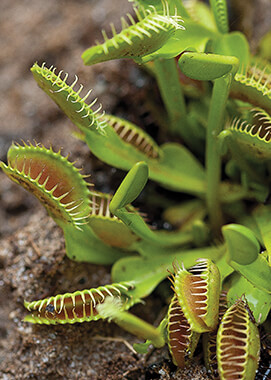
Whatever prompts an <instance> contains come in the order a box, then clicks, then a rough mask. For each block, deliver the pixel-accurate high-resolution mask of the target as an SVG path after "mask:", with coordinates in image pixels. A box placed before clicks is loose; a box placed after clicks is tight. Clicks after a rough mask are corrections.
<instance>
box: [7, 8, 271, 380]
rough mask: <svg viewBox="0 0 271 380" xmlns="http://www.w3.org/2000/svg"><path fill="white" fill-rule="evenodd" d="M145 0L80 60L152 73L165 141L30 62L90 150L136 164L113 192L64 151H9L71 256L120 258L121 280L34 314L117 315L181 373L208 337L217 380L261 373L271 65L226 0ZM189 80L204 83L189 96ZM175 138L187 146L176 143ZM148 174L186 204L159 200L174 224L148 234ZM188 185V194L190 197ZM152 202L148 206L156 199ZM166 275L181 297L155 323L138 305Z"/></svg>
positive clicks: (33, 305) (48, 317)
mask: <svg viewBox="0 0 271 380" xmlns="http://www.w3.org/2000/svg"><path fill="white" fill-rule="evenodd" d="M134 4H135V15H136V18H137V21H135V18H134V17H132V16H131V15H127V19H128V20H129V23H127V21H125V20H124V18H122V30H121V31H120V32H117V31H116V29H115V27H114V26H112V27H111V29H112V37H110V38H109V37H108V36H107V34H106V32H105V31H103V32H102V33H103V36H104V42H103V43H101V44H99V43H98V44H97V46H94V47H90V48H89V49H87V50H86V51H85V52H84V53H83V55H82V58H83V61H84V63H85V64H87V65H93V64H95V63H98V62H105V61H108V60H111V59H120V58H130V59H133V60H134V61H135V62H136V63H140V64H141V65H142V67H144V68H147V70H149V72H150V73H151V74H152V75H153V76H154V78H155V80H156V81H157V84H158V87H159V90H160V92H161V97H162V99H163V102H164V105H165V109H166V113H167V119H166V123H164V124H166V126H167V132H168V135H167V140H166V141H167V142H166V143H162V144H161V145H159V144H158V143H156V142H155V141H154V139H153V138H152V137H151V136H150V135H148V134H147V133H146V132H145V131H143V130H142V129H141V128H139V127H138V126H136V125H134V124H133V123H131V122H129V121H127V120H125V119H123V118H120V117H118V116H113V115H109V114H106V113H105V112H104V111H102V106H101V105H97V99H95V100H93V101H90V103H88V102H87V99H88V97H89V95H90V93H91V91H88V92H85V91H83V85H79V87H78V84H77V82H78V78H77V76H75V79H74V81H73V82H72V83H71V84H68V83H67V82H68V74H63V72H62V70H61V71H59V72H57V70H56V68H53V67H51V68H47V67H46V65H45V64H42V65H41V66H39V65H38V64H37V63H35V64H34V65H33V67H32V68H31V71H32V74H33V76H34V79H35V80H36V82H37V83H38V85H39V86H40V87H41V89H42V90H43V91H44V92H45V93H46V94H47V95H48V96H49V97H50V98H51V99H52V100H53V101H54V102H55V103H56V104H57V105H58V106H59V107H60V108H61V109H62V111H63V112H64V113H65V114H66V116H67V117H68V118H69V119H70V120H71V121H72V122H73V123H74V124H75V126H76V127H77V128H78V130H79V135H80V136H79V137H80V139H81V140H83V141H84V142H85V143H86V144H87V145H88V146H89V148H90V150H91V152H92V153H93V154H94V155H95V156H96V157H98V158H99V159H100V160H102V161H103V162H105V163H107V164H109V165H112V166H114V167H116V168H118V169H122V170H125V171H129V172H128V174H127V175H126V177H125V178H124V180H123V181H122V183H121V184H120V186H119V188H118V189H114V190H115V194H114V195H111V194H105V193H101V192H99V191H97V190H93V189H89V188H88V184H87V183H86V182H85V180H84V176H83V175H81V174H80V173H79V171H78V170H77V169H76V168H75V167H74V166H73V164H72V163H70V162H69V161H68V160H67V158H64V157H62V156H61V154H60V152H58V153H55V152H54V151H53V149H52V148H50V149H45V148H44V147H43V146H39V145H33V144H28V145H27V144H24V145H22V146H20V145H15V144H13V145H12V146H11V148H10V150H9V152H8V163H7V164H5V163H3V162H1V163H0V165H1V168H2V170H3V171H4V172H5V173H6V174H7V175H8V176H9V177H10V178H11V179H12V180H14V181H15V182H17V183H19V184H20V185H22V186H23V187H24V188H26V189H27V190H29V191H30V192H31V193H33V194H34V195H35V196H36V197H37V198H38V199H39V200H40V201H41V203H42V204H43V205H44V206H45V208H46V209H47V211H48V213H49V214H50V215H51V216H52V217H53V218H54V220H55V221H56V223H57V224H58V225H59V226H60V227H61V228H62V230H63V233H64V238H65V244H66V251H67V255H68V257H69V258H71V259H73V260H76V261H86V262H92V263H99V264H113V267H112V280H113V281H114V283H113V284H111V285H105V286H101V287H99V288H96V289H89V290H82V291H76V292H74V293H66V294H59V295H56V296H52V297H49V298H46V299H43V300H39V301H33V302H26V303H25V306H26V307H27V309H28V310H29V311H30V314H29V315H28V316H27V317H26V318H25V321H28V322H31V323H40V324H42V323H44V324H58V323H60V324H65V323H76V322H84V321H95V320H98V319H100V318H103V319H109V320H113V321H114V322H116V323H117V324H119V325H120V326H122V327H123V328H124V329H126V330H128V331H129V332H131V333H133V334H134V335H137V336H139V337H142V338H144V339H146V340H147V341H146V343H143V344H138V345H136V346H135V347H136V349H137V350H138V351H140V352H146V350H147V348H148V346H149V345H150V344H153V345H154V346H155V347H162V346H163V345H164V344H168V347H169V351H170V353H171V355H172V359H173V362H174V363H175V364H176V365H177V366H178V367H180V368H183V367H184V366H185V365H189V359H190V358H191V357H192V355H193V352H194V350H195V348H196V346H197V344H198V340H199V337H200V334H203V335H204V337H203V340H204V341H205V346H206V347H207V348H206V354H205V356H206V361H207V364H206V366H207V368H209V369H210V370H211V372H212V376H213V378H218V377H219V378H221V379H231V380H232V379H235V378H236V379H237V378H238V379H254V377H255V372H256V369H257V366H258V360H259V335H258V329H257V326H256V325H255V320H256V322H257V323H259V324H262V323H264V322H266V321H267V320H268V315H269V313H270V309H271V288H270V278H271V269H270V252H271V240H270V236H269V235H270V229H271V224H270V207H269V206H268V205H260V206H259V205H258V206H257V205H256V204H257V202H259V201H264V200H265V199H267V202H268V201H269V198H270V196H269V197H268V193H269V190H270V179H269V174H270V170H271V167H270V163H269V160H270V147H269V143H270V141H269V140H270V131H269V130H270V124H271V116H270V110H271V103H270V83H271V69H270V64H269V63H266V62H263V61H262V60H261V59H260V58H255V57H251V56H250V52H249V46H248V42H247V40H246V38H245V37H244V36H243V35H242V34H241V33H239V32H233V33H231V32H229V26H228V15H227V4H226V1H224V0H211V1H210V7H208V6H207V5H205V4H203V3H201V2H198V1H194V2H193V3H191V2H190V3H189V4H187V2H184V3H182V2H181V1H177V0H168V1H161V2H160V1H159V0H157V1H155V0H137V1H135V2H134ZM180 71H181V73H180ZM184 79H185V80H186V81H188V82H189V83H190V85H191V83H194V84H195V88H194V90H193V91H192V92H191V91H190V92H189V91H188V90H187V86H186V85H185V84H184V83H183V82H184ZM192 81H194V82H192ZM195 89H196V90H195ZM199 89H201V90H200V95H199V94H197V92H198V90H199ZM157 119H158V120H159V115H158V117H157ZM174 136H175V137H176V136H178V137H181V140H182V141H181V142H183V144H182V143H177V142H169V141H172V140H171V139H174ZM173 141H174V140H173ZM203 163H204V164H203ZM224 164H225V170H224ZM267 173H268V175H267ZM148 179H150V180H153V181H155V182H157V184H159V185H161V186H162V187H164V188H165V189H167V190H173V191H175V192H176V193H179V196H180V203H179V204H176V203H175V201H174V199H169V197H168V198H166V196H164V195H162V196H161V197H160V201H161V208H163V209H164V216H165V219H167V220H168V221H169V222H170V223H171V224H172V225H173V226H174V228H175V229H174V230H173V231H164V230H158V231H155V230H153V229H151V228H150V226H149V225H148V224H147V223H146V221H145V219H144V218H143V217H142V215H141V214H140V212H139V211H138V210H137V209H135V208H134V207H133V206H132V205H131V202H133V201H134V200H135V199H136V198H137V197H138V196H139V195H140V193H141V191H142V190H143V189H144V187H145V186H148V185H147V180H148ZM183 193H184V194H186V195H188V197H189V198H188V200H186V199H185V201H184V200H183V199H181V197H182V194H183ZM175 196H176V195H175ZM190 197H191V198H192V199H190ZM155 198H156V195H154V196H153V199H150V202H153V201H154V202H153V204H155V205H157V204H158V201H157V200H156V199H155ZM247 200H249V201H250V204H249V205H248V204H247V203H246V201H247ZM155 201H156V203H155ZM160 201H159V202H160ZM251 202H254V204H255V205H256V207H254V206H253V210H252V212H251ZM159 206H160V203H159ZM225 221H227V223H229V224H227V225H224V226H223V224H224V222H225ZM221 227H222V232H221ZM221 234H222V236H221ZM222 238H223V240H224V242H223V241H222ZM168 271H170V272H172V273H174V274H173V275H172V278H171V282H172V288H173V291H174V295H173V297H172V300H171V301H170V304H169V308H168V312H167V313H165V314H166V315H165V318H164V319H163V321H162V322H161V324H160V326H159V327H157V328H156V327H153V326H151V325H150V324H148V323H146V322H145V321H143V320H141V319H140V318H138V317H136V316H134V315H132V314H131V313H129V312H128V311H127V310H128V309H129V308H130V307H132V305H133V304H134V303H136V302H139V301H140V300H141V299H142V298H144V297H146V296H147V295H149V294H151V292H152V291H153V290H154V289H155V287H156V286H157V285H158V284H159V283H160V282H161V281H163V280H164V279H165V278H166V277H167V275H168ZM225 290H226V291H227V295H226V296H222V298H223V303H221V297H220V293H221V291H222V294H224V293H223V292H224V291H225ZM254 319H255V320H254ZM262 350H263V348H262ZM263 356H264V355H263Z"/></svg>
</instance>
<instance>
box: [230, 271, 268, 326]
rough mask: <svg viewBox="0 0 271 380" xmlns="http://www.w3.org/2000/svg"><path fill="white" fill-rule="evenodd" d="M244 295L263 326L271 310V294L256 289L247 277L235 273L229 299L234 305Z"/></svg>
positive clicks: (257, 320) (258, 321)
mask: <svg viewBox="0 0 271 380" xmlns="http://www.w3.org/2000/svg"><path fill="white" fill-rule="evenodd" d="M243 295H244V296H245V297H246V300H247V302H248V304H249V307H250V309H251V310H252V312H253V315H254V317H255V319H256V322H257V323H260V324H262V323H263V322H264V321H265V320H266V318H267V316H268V313H269V311H270V309H271V294H268V293H267V292H265V291H263V290H261V289H259V288H257V287H255V286H254V285H253V284H252V283H251V282H249V281H248V280H247V279H246V278H245V277H243V276H241V275H238V274H237V273H235V274H234V276H233V279H232V280H231V285H230V289H229V291H228V293H227V299H228V301H229V302H230V304H231V305H232V304H233V303H234V302H235V301H236V299H238V298H240V297H242V296H243Z"/></svg>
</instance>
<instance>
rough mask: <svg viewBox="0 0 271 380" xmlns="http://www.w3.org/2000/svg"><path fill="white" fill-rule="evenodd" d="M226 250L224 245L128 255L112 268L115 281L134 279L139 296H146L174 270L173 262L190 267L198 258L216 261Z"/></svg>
mask: <svg viewBox="0 0 271 380" xmlns="http://www.w3.org/2000/svg"><path fill="white" fill-rule="evenodd" d="M224 252H225V248H224V247H223V246H220V247H208V248H200V249H194V250H186V251H185V250H175V252H173V253H169V254H167V255H165V254H163V255H160V256H157V255H156V254H155V253H156V252H155V250H154V252H153V257H148V258H146V257H126V258H123V259H121V260H119V261H117V262H116V263H115V264H114V266H113V268H112V278H113V279H114V281H126V279H128V278H129V279H130V281H134V282H135V284H136V294H135V296H136V297H138V298H142V297H146V296H147V295H149V294H150V293H151V292H152V291H153V289H154V288H155V287H156V286H157V285H158V284H159V283H160V282H161V281H162V280H164V279H165V278H166V277H167V276H168V270H169V271H173V268H172V264H173V263H174V262H175V261H177V262H179V264H180V265H182V264H183V265H184V266H185V267H190V266H192V265H194V264H195V261H196V260H197V259H198V258H209V259H210V260H212V261H214V262H216V261H219V259H220V258H221V257H222V255H223V253H224Z"/></svg>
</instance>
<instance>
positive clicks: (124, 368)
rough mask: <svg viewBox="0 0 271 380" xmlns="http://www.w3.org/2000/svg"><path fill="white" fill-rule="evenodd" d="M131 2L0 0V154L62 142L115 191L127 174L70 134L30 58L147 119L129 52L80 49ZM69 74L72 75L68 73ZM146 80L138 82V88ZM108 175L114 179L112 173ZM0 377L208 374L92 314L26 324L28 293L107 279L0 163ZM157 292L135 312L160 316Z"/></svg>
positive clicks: (101, 185) (111, 106) (197, 363)
mask: <svg viewBox="0 0 271 380" xmlns="http://www.w3.org/2000/svg"><path fill="white" fill-rule="evenodd" d="M129 9H131V4H129V3H128V2H127V0H114V2H113V1H110V0H95V1H94V0H93V1H87V0H85V1H84V0H65V1H64V0H58V1H55V0H46V1H43V0H12V1H10V0H1V2H0V35H1V39H0V90H1V92H0V93H1V95H2V96H1V102H0V159H1V160H5V159H6V152H7V149H8V147H9V146H10V144H11V142H12V141H13V140H15V141H18V142H19V141H20V139H21V138H23V139H24V140H26V141H27V140H30V141H33V139H36V140H37V141H39V142H42V143H43V144H45V146H47V147H48V146H49V145H50V144H51V145H52V146H53V148H54V149H55V150H58V149H59V148H60V147H63V154H68V153H70V159H71V161H74V160H77V165H78V166H79V167H80V166H82V165H83V166H84V172H85V173H91V174H92V181H93V182H94V183H95V184H96V186H97V188H98V189H100V190H103V191H114V190H115V189H116V187H117V185H118V183H119V182H120V180H121V178H122V177H123V175H124V173H122V172H120V171H116V170H115V169H112V168H110V167H108V166H106V165H104V164H102V163H100V162H98V161H97V160H96V159H95V158H94V157H92V156H91V155H90V153H89V150H88V148H87V147H86V146H85V144H83V143H82V142H80V141H78V140H76V139H74V138H73V137H72V135H71V133H70V131H71V130H72V128H73V127H72V125H71V123H70V122H69V120H67V118H66V117H65V116H64V115H63V114H62V112H61V111H60V110H59V109H58V108H57V107H56V106H55V104H53V103H52V101H51V100H50V99H49V98H48V97H47V96H46V95H45V94H44V93H43V92H42V91H41V90H40V89H39V88H38V87H37V85H36V82H35V81H34V80H33V79H32V76H31V74H30V71H29V69H30V67H31V66H32V64H33V63H34V62H35V61H38V62H39V63H42V62H44V61H46V63H47V65H48V66H50V65H51V64H53V65H55V66H56V67H57V68H58V69H63V70H64V71H67V72H69V73H71V78H73V75H74V74H75V73H76V74H77V75H78V76H79V79H80V81H81V82H82V83H84V84H85V88H86V89H89V88H92V87H93V88H94V89H95V91H94V93H95V97H96V96H98V98H99V100H100V101H101V103H102V104H103V107H104V109H105V110H106V111H107V112H109V113H115V114H118V115H119V116H125V117H127V118H128V119H130V120H131V121H133V122H136V123H137V124H139V125H141V126H143V127H145V128H146V129H148V128H150V129H152V128H153V125H154V122H155V118H153V117H150V115H149V112H148V105H147V102H146V100H145V99H146V97H147V94H148V91H152V93H156V88H155V87H154V84H153V82H152V80H151V79H150V78H148V77H147V76H146V75H145V74H144V73H142V72H141V71H140V70H139V69H138V68H137V67H136V66H135V65H134V64H133V63H132V62H130V61H113V62H107V63H103V64H100V65H96V66H94V67H90V68H89V67H84V66H83V64H82V62H81V58H80V55H81V53H82V52H83V51H84V49H86V48H87V47H88V46H90V45H92V44H93V43H94V40H95V39H101V34H100V30H101V29H102V28H107V26H108V25H107V24H108V20H110V21H112V22H114V23H115V24H116V25H119V17H120V15H123V14H125V13H126V12H127V11H128V10H129ZM71 80H72V79H71ZM143 85H144V89H143ZM112 178H113V180H112ZM0 238H1V241H0V288H1V292H0V378H1V379H4V380H9V379H39V380H43V379H54V380H56V379H90V380H92V379H93V380H94V379H131V380H132V379H136V380H137V379H205V378H206V379H207V378H208V377H207V375H206V371H205V369H204V367H203V366H202V364H201V363H202V358H201V356H200V353H199V356H197V357H196V358H195V360H194V361H193V363H191V366H189V368H188V369H187V370H185V371H183V372H176V368H175V367H174V366H173V365H172V363H171V361H170V358H169V354H168V351H167V348H164V349H162V350H155V351H153V352H152V353H151V354H150V355H147V356H143V355H139V354H136V353H135V352H134V351H133V350H132V347H131V345H132V344H133V343H134V342H137V341H138V340H137V339H136V338H134V337H133V336H131V335H129V334H127V333H125V332H124V331H123V330H121V329H120V328H119V327H118V326H116V325H114V324H113V323H112V324H109V323H106V322H101V321H99V322H93V323H84V324H76V325H64V326H40V325H30V324H27V323H23V322H22V319H23V317H24V315H25V314H26V312H25V309H24V307H23V300H24V299H26V300H28V301H32V300H35V299H39V298H43V297H47V296H49V295H54V294H58V293H65V292H68V291H69V292H72V291H75V290H78V289H84V288H91V287H96V286H99V285H103V284H106V283H110V281H111V280H110V268H109V267H102V266H96V265H90V264H87V265H86V264H79V263H75V262H71V261H70V260H68V259H67V258H66V256H65V250H64V240H63V236H62V232H61V230H60V229H59V228H58V227H57V226H56V225H55V223H54V222H53V221H52V220H51V219H50V218H49V217H48V216H47V215H46V213H45V211H44V210H43V209H42V206H41V205H40V204H39V203H38V202H37V201H36V199H34V198H33V197H32V196H31V195H29V194H27V193H26V192H25V191H24V190H22V189H21V188H19V187H18V186H16V185H15V184H14V183H12V182H11V181H10V180H9V179H8V178H7V177H6V176H5V175H4V174H3V173H2V172H0ZM162 306H163V304H162V301H160V300H159V298H158V297H155V296H152V297H150V298H149V299H147V300H146V305H144V306H142V305H140V306H136V307H134V308H133V310H132V311H133V312H134V313H136V314H140V315H141V316H142V318H144V319H145V320H147V321H149V322H151V323H158V322H159V317H160V310H161V308H162Z"/></svg>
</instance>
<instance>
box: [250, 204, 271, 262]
mask: <svg viewBox="0 0 271 380" xmlns="http://www.w3.org/2000/svg"><path fill="white" fill-rule="evenodd" d="M270 215H271V206H269V205H266V206H264V205H259V206H258V207H257V208H256V209H255V210H254V211H253V219H254V220H255V222H256V225H257V227H258V230H259V232H260V235H261V238H262V240H263V244H264V246H265V248H266V250H267V253H268V256H269V261H270V258H271V220H270Z"/></svg>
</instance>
